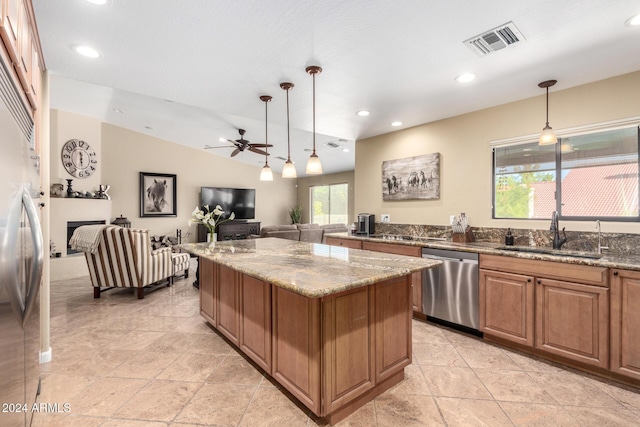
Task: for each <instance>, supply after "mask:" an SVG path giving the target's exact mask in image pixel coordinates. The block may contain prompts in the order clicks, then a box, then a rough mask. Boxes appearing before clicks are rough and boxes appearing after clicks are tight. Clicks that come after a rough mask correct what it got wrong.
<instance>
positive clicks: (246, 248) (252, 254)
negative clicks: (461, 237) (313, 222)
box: [178, 237, 442, 298]
mask: <svg viewBox="0 0 640 427" xmlns="http://www.w3.org/2000/svg"><path fill="white" fill-rule="evenodd" d="M178 247H179V248H180V249H182V250H183V251H186V252H189V253H192V254H194V255H197V256H200V257H203V258H206V259H209V260H211V261H214V262H217V263H219V264H222V265H225V266H228V267H230V268H233V269H234V270H237V271H239V272H241V273H245V274H248V275H250V276H253V277H256V278H258V279H261V280H264V281H266V282H270V283H273V284H275V285H276V286H280V287H282V288H285V289H289V290H291V291H293V292H296V293H298V294H301V295H304V296H306V297H309V298H318V297H323V296H326V295H331V294H335V293H338V292H342V291H346V290H349V289H353V288H357V287H360V286H364V285H369V284H372V283H377V282H381V281H384V280H388V279H393V278H396V277H401V276H406V275H408V274H410V273H414V272H416V271H420V270H423V269H427V268H433V267H435V266H437V265H440V264H441V263H442V262H441V261H436V260H431V259H426V258H416V257H409V256H404V255H394V254H386V253H382V252H371V251H363V250H359V249H348V248H343V247H338V246H328V245H323V244H319V243H306V242H296V241H292V240H286V239H278V238H273V237H270V238H261V239H248V240H230V241H225V242H215V243H213V244H212V243H186V244H181V245H178Z"/></svg>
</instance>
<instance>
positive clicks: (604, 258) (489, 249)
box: [326, 233, 640, 271]
mask: <svg viewBox="0 0 640 427" xmlns="http://www.w3.org/2000/svg"><path fill="white" fill-rule="evenodd" d="M326 236H327V237H338V238H343V239H351V240H361V241H370V242H380V243H389V244H394V245H408V246H419V247H423V248H434V249H445V250H456V251H463V252H475V253H479V254H490V255H501V256H511V257H516V258H524V259H535V260H541V261H553V262H562V263H567V264H580V265H592V266H596V267H605V268H620V269H625V270H638V271H640V256H638V255H618V254H612V253H607V252H605V253H604V254H602V255H598V254H597V253H595V252H582V251H571V250H564V249H560V250H555V249H551V248H547V247H539V246H533V247H530V246H505V245H504V244H500V243H492V242H472V243H454V242H451V241H444V240H432V239H429V238H422V239H421V238H418V239H416V240H392V239H386V238H380V237H368V236H358V235H355V236H354V235H352V234H349V233H331V234H327V235H326Z"/></svg>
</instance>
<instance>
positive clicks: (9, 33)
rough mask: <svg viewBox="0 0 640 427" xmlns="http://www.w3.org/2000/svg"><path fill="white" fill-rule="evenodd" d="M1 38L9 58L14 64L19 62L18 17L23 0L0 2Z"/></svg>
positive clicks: (4, 0)
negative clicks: (0, 12) (0, 13)
mask: <svg viewBox="0 0 640 427" xmlns="http://www.w3.org/2000/svg"><path fill="white" fill-rule="evenodd" d="M0 2H1V5H0V9H1V10H2V16H1V17H0V37H1V38H2V41H3V42H4V45H5V48H6V51H7V53H8V54H9V58H11V61H13V62H14V63H15V62H17V61H18V34H19V33H18V16H19V10H20V5H21V4H22V7H24V3H23V2H22V0H0Z"/></svg>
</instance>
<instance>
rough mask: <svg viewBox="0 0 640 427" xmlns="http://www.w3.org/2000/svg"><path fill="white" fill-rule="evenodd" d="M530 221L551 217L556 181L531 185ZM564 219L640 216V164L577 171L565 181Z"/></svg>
mask: <svg viewBox="0 0 640 427" xmlns="http://www.w3.org/2000/svg"><path fill="white" fill-rule="evenodd" d="M531 189H532V193H533V194H532V195H533V209H532V211H531V212H530V215H529V217H530V218H551V213H552V212H553V211H554V210H555V208H556V206H555V200H554V197H553V195H554V192H555V182H539V183H534V184H532V185H531ZM562 203H563V206H562V215H563V216H601V217H615V216H630V215H631V216H635V215H637V214H638V164H637V163H626V164H619V165H608V166H593V167H585V168H575V169H571V170H569V171H568V173H567V174H566V175H565V177H564V179H563V180H562Z"/></svg>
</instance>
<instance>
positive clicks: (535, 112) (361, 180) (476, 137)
mask: <svg viewBox="0 0 640 427" xmlns="http://www.w3.org/2000/svg"><path fill="white" fill-rule="evenodd" d="M639 99H640V72H635V73H631V74H626V75H622V76H618V77H614V78H611V79H607V80H602V81H599V82H595V83H591V84H587V85H583V86H578V87H575V88H571V89H566V90H561V91H553V90H552V91H551V92H550V95H549V122H550V124H551V126H552V127H553V128H554V130H556V131H559V130H562V129H567V128H572V127H577V126H583V125H588V124H594V123H600V122H607V121H612V120H620V119H624V118H630V117H638V116H640V102H638V100H639ZM544 123H545V96H544V95H541V96H537V97H534V98H529V99H525V100H522V101H518V102H513V103H510V104H505V105H500V106H498V107H494V108H489V109H486V110H481V111H476V112H473V113H469V114H465V115H461V116H457V117H452V118H449V119H445V120H440V121H436V122H432V123H426V124H424V125H420V126H416V127H413V128H409V129H406V130H401V131H397V132H392V133H388V134H385V135H380V136H377V137H373V138H368V139H364V140H361V141H357V142H356V154H355V156H356V167H355V188H356V194H355V211H356V212H371V213H374V214H375V215H376V218H377V219H378V220H379V218H380V214H382V213H389V214H391V222H392V223H398V224H432V225H448V221H449V215H452V214H459V213H460V212H465V213H466V214H467V216H468V217H469V218H470V221H471V225H472V226H482V227H512V228H536V229H544V228H548V227H549V221H539V220H538V221H536V220H494V219H492V218H491V186H492V170H491V168H492V166H491V165H492V154H491V148H490V142H491V141H495V140H501V139H507V138H515V137H519V136H525V135H537V134H539V132H540V131H541V129H542V127H544ZM533 140H535V137H534V138H533ZM428 153H440V154H441V160H440V161H441V171H440V172H441V181H440V182H441V187H440V199H439V200H411V201H386V202H385V201H383V200H382V171H381V165H382V162H383V161H384V160H392V159H400V158H405V157H411V156H418V155H422V154H428ZM562 226H563V227H566V228H567V230H574V231H594V227H595V225H594V222H593V221H582V222H580V221H565V222H564V223H563V224H562ZM602 231H606V232H628V233H629V232H631V233H640V224H638V223H613V222H610V223H606V224H604V225H603V227H602Z"/></svg>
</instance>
